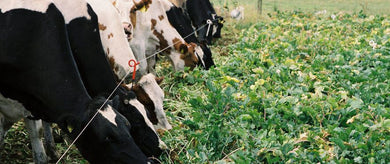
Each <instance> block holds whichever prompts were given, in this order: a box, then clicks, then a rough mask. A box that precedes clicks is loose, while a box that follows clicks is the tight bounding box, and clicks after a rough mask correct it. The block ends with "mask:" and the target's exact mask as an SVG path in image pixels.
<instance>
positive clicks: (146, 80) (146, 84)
mask: <svg viewBox="0 0 390 164" xmlns="http://www.w3.org/2000/svg"><path fill="white" fill-rule="evenodd" d="M155 78H156V77H155V76H154V75H153V74H147V75H145V76H143V77H142V78H141V79H140V80H139V82H138V84H139V85H140V86H141V87H142V89H144V91H145V92H146V94H147V95H148V96H149V98H150V99H151V100H152V101H153V104H154V107H155V109H154V112H155V113H156V117H157V120H158V123H157V127H158V128H156V129H166V130H170V129H172V126H171V124H169V122H168V120H167V116H166V115H165V112H164V109H163V101H164V91H163V90H162V89H161V87H160V86H159V85H158V84H157V82H156V80H155ZM160 127H161V128H160Z"/></svg>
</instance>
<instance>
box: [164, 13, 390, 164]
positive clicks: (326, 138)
mask: <svg viewBox="0 0 390 164" xmlns="http://www.w3.org/2000/svg"><path fill="white" fill-rule="evenodd" d="M271 14H272V13H271ZM362 14H363V13H359V14H352V15H350V14H336V15H334V16H332V17H328V16H316V15H314V14H310V13H303V12H299V11H294V12H277V13H273V15H272V16H271V20H270V21H269V22H260V23H257V24H254V25H252V26H251V27H249V28H248V29H245V30H242V31H241V32H240V35H239V37H238V38H237V39H238V41H237V43H235V44H231V45H230V46H228V53H229V56H222V57H221V56H220V57H218V58H217V61H216V62H217V67H216V68H213V69H211V70H209V71H204V70H199V69H195V70H194V71H193V72H188V71H186V72H178V73H175V74H174V75H169V74H168V78H166V81H165V82H164V86H165V90H168V88H169V91H170V94H169V96H167V97H168V100H167V101H168V102H169V103H168V104H170V105H166V108H167V110H168V111H169V113H171V114H172V115H170V116H171V119H172V120H173V124H175V128H174V129H173V130H172V131H169V132H166V133H165V134H164V137H163V140H164V141H165V142H166V143H167V144H168V145H169V147H170V148H171V152H170V153H168V155H166V156H163V157H162V160H163V161H165V163H210V162H215V163H226V162H235V163H259V162H266V163H268V162H269V163H296V162H307V163H314V162H315V163H317V162H330V163H335V162H337V163H385V162H387V161H390V145H389V144H390V137H389V136H390V128H389V127H390V114H389V112H390V103H389V102H390V101H389V100H390V95H389V93H390V84H389V83H390V82H389V79H390V78H389V77H390V72H389V68H390V53H389V50H390V17H387V16H363V15H362ZM214 51H215V47H214ZM161 72H162V73H161V74H165V75H166V73H167V72H166V71H165V72H164V70H161ZM169 76H171V78H170V77H169Z"/></svg>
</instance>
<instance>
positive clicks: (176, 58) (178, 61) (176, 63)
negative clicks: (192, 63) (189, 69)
mask: <svg viewBox="0 0 390 164" xmlns="http://www.w3.org/2000/svg"><path fill="white" fill-rule="evenodd" d="M180 55H181V54H180V53H177V52H171V54H170V55H169V59H170V60H171V62H172V65H173V68H174V70H175V71H181V70H184V67H185V62H184V60H183V59H182V58H181V57H180Z"/></svg>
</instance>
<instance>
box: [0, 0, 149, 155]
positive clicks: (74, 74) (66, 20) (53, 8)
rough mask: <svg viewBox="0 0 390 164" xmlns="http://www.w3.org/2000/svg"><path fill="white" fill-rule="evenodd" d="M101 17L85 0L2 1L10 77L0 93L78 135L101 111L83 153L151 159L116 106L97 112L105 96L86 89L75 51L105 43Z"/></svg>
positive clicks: (82, 142) (84, 138)
mask: <svg viewBox="0 0 390 164" xmlns="http://www.w3.org/2000/svg"><path fill="white" fill-rule="evenodd" d="M96 19H97V18H96V15H95V14H94V12H93V11H92V9H91V8H90V7H89V6H88V5H87V4H86V2H83V1H71V2H70V1H69V2H68V1H59V0H58V1H52V0H41V1H24V0H18V1H12V2H5V1H0V22H2V23H1V24H0V46H1V47H0V70H1V71H0V76H2V77H7V78H2V79H1V80H0V92H1V93H2V94H3V95H4V96H5V97H8V98H12V99H15V100H18V101H19V102H21V103H22V104H23V105H24V106H25V107H26V108H27V109H28V110H29V111H30V112H31V113H32V115H34V117H37V118H41V119H43V120H45V121H49V122H55V123H57V124H58V125H59V126H60V127H61V129H63V130H64V131H66V132H68V133H69V135H70V136H71V138H73V139H74V138H75V136H76V135H77V133H78V132H80V131H81V128H82V127H83V126H84V125H86V123H87V121H88V120H89V119H90V118H92V116H93V115H94V114H95V113H96V112H97V115H96V117H95V119H94V120H93V121H92V122H91V124H90V126H89V127H88V128H87V129H86V131H85V132H84V134H83V135H81V137H80V138H79V140H78V141H77V142H76V146H77V147H78V149H79V150H80V152H81V153H82V155H83V156H84V157H85V158H86V159H87V160H89V161H90V162H91V163H129V162H130V163H146V162H147V161H148V159H147V157H146V156H145V155H144V153H143V152H142V151H141V150H140V149H139V148H138V146H137V145H136V144H135V142H134V140H133V138H132V137H131V135H130V129H131V128H130V124H129V122H128V120H127V119H126V118H125V117H123V115H121V114H120V113H119V112H117V111H116V110H115V108H113V104H112V103H109V104H107V105H105V106H104V107H103V108H102V109H101V110H99V111H96V110H97V109H98V108H99V107H100V105H101V104H102V103H103V102H104V100H105V99H104V98H102V97H98V98H95V99H92V98H91V97H90V95H89V93H88V92H90V93H94V92H93V89H91V88H92V87H91V88H90V89H89V90H88V92H87V89H86V87H85V85H84V83H88V81H87V80H85V79H82V78H81V76H80V74H81V72H79V67H77V66H78V65H79V61H80V60H78V59H77V56H73V54H72V52H80V54H81V53H88V52H89V51H87V50H85V49H88V48H96V47H94V45H97V44H101V43H100V40H95V39H94V38H93V36H95V35H96V34H97V37H99V35H98V27H97V21H96ZM91 22H92V23H91ZM91 30H92V31H91ZM90 37H92V38H90ZM91 42H93V43H91ZM90 46H91V47H90ZM100 46H101V45H100ZM103 54H104V53H103ZM103 57H104V56H103ZM76 62H77V64H76ZM107 67H108V68H109V66H108V64H107ZM83 69H86V70H88V69H90V68H83ZM102 69H104V68H102ZM93 71H95V70H93ZM103 71H104V70H103ZM84 77H85V76H84ZM109 79H110V78H108V80H107V81H108V82H110V80H109ZM112 81H114V80H113V79H111V82H112ZM88 85H90V86H95V87H96V88H99V87H100V85H101V84H94V83H89V84H88ZM94 94H100V93H94ZM115 100H116V99H115ZM117 101H118V100H117ZM117 101H116V102H117ZM114 102H115V101H114ZM118 106H119V105H116V107H118ZM141 117H142V116H141ZM69 127H72V128H69ZM70 129H73V130H70Z"/></svg>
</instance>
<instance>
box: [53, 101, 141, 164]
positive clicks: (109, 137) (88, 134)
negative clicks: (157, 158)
mask: <svg viewBox="0 0 390 164" xmlns="http://www.w3.org/2000/svg"><path fill="white" fill-rule="evenodd" d="M104 100H105V99H104V98H103V97H99V98H96V99H94V100H92V102H91V103H90V104H89V106H88V107H87V110H88V112H87V113H85V114H82V115H78V116H64V118H63V119H62V120H65V121H63V122H62V123H60V124H59V125H60V127H61V128H62V129H63V130H65V131H66V132H67V133H68V134H70V136H71V138H73V139H75V137H76V136H77V135H78V134H79V133H80V131H81V130H82V128H83V127H84V126H85V125H86V124H87V122H88V121H89V120H90V119H91V118H92V117H93V116H94V114H95V113H96V111H97V109H99V107H100V106H101V105H102V104H103V102H104ZM131 128H132V127H131V124H130V123H129V122H128V121H127V119H126V118H125V117H124V116H123V115H121V114H120V113H119V112H118V111H116V110H115V109H114V108H113V106H112V104H111V102H109V103H108V104H107V105H105V106H104V107H103V108H102V109H101V110H99V111H98V112H97V114H96V116H95V118H94V119H93V121H91V123H90V124H89V126H88V127H87V128H86V129H85V131H84V132H83V134H82V135H81V136H80V138H79V139H78V140H77V142H76V146H77V148H78V149H79V150H80V152H81V154H82V155H83V156H84V157H85V158H86V159H87V160H88V161H89V162H90V163H128V162H129V161H132V162H134V163H146V162H147V157H146V156H145V155H144V153H142V151H141V150H140V149H139V147H138V146H137V145H136V143H135V142H134V138H133V137H132V136H131V134H130V129H131Z"/></svg>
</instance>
